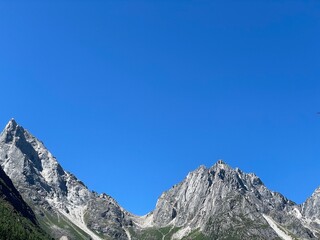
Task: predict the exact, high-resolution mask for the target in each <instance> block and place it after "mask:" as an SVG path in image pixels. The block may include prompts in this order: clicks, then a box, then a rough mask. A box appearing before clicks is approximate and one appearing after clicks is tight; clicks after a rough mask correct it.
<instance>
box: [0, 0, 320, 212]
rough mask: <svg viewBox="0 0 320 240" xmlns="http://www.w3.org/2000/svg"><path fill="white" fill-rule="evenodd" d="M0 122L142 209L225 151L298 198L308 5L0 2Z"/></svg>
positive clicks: (305, 191)
mask: <svg viewBox="0 0 320 240" xmlns="http://www.w3.org/2000/svg"><path fill="white" fill-rule="evenodd" d="M0 83H1V84H0V88H1V91H0V92H1V94H0V100H1V110H0V125H1V126H2V127H4V126H5V124H6V123H7V121H8V120H9V119H10V118H12V117H14V118H15V119H16V120H17V122H18V123H19V124H21V125H23V126H24V127H25V128H27V129H28V130H30V131H31V132H32V133H33V134H34V135H36V136H37V137H38V138H39V139H40V140H42V141H43V142H44V143H45V145H46V146H47V147H48V148H49V150H51V152H52V153H53V154H54V155H55V156H56V157H57V159H58V161H59V162H60V163H61V165H62V166H63V167H64V168H65V169H66V170H68V171H71V172H73V173H74V174H75V175H76V176H77V177H78V178H79V179H80V180H82V181H83V182H85V184H86V185H87V186H88V187H89V188H90V189H92V190H95V191H97V192H106V193H107V194H109V195H111V196H113V197H114V198H115V199H116V200H117V201H118V202H119V203H120V204H121V205H122V206H123V207H124V208H126V209H127V210H129V211H131V212H133V213H136V214H145V213H147V212H148V211H150V210H152V209H153V208H154V206H155V204H156V200H157V198H158V197H159V196H160V194H161V193H162V192H163V191H165V190H167V189H169V188H170V187H171V186H172V185H174V184H176V183H178V182H179V181H181V180H182V179H183V178H184V177H185V176H186V175H187V173H188V172H189V171H192V170H194V169H195V168H197V167H198V166H199V165H201V164H204V165H206V166H208V167H209V166H211V165H213V164H214V163H215V162H216V161H217V160H218V159H220V158H221V159H224V160H225V161H226V162H227V163H228V164H229V165H231V166H232V167H237V166H238V167H240V168H241V169H242V170H244V171H246V172H255V173H256V174H257V175H258V176H260V177H261V178H262V180H263V182H264V183H265V184H266V185H267V186H268V187H269V188H271V189H272V190H276V191H279V192H281V193H283V194H284V195H285V196H287V197H288V198H290V199H292V200H294V201H296V202H298V203H301V202H303V201H304V200H305V199H306V198H307V197H308V196H309V195H311V193H312V192H313V191H314V189H315V188H316V187H318V186H319V185H320V174H319V172H320V147H319V146H320V145H319V144H320V115H317V114H316V113H317V112H318V111H320V2H319V1H316V0H315V1H312V0H310V1H309V0H308V1H306V0H303V1H302V0H301V1H295V0H289V1H284V0H282V1H271V0H266V1H256V0H252V1H238V0H236V1H226V0H221V1H212V0H210V1H187V0H181V1H174V0H170V1H169V0H168V1H167V0H162V1H160V0H155V1H150V0H146V1H122V0H114V1H102V0H101V1H92V0H90V1H84V0H83V1H80V0H79V1H45V0H41V1H0Z"/></svg>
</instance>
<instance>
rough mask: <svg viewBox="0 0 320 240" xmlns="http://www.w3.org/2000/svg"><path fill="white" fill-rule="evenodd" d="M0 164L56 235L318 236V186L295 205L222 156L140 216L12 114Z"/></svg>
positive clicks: (0, 144)
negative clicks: (68, 164) (95, 188)
mask: <svg viewBox="0 0 320 240" xmlns="http://www.w3.org/2000/svg"><path fill="white" fill-rule="evenodd" d="M0 164H1V166H2V167H3V169H4V171H5V172H6V174H7V175H8V176H9V177H10V178H11V179H12V181H13V184H14V185H15V186H16V187H17V189H18V191H19V192H20V193H21V195H22V197H23V198H24V199H25V200H26V201H27V202H28V203H29V204H30V206H31V207H32V209H33V210H34V212H35V213H36V215H37V217H38V219H40V220H41V221H43V226H44V227H46V229H47V231H49V232H50V234H51V235H52V236H53V237H54V238H56V239H59V238H61V237H68V239H88V238H89V237H91V238H92V239H94V240H99V239H119V240H127V239H132V240H138V239H139V240H141V239H148V240H150V239H156V240H157V239H159V240H160V239H169V238H170V239H196V238H199V236H200V235H199V234H202V235H201V237H202V238H203V239H228V238H229V239H268V240H269V239H279V236H282V238H285V239H320V234H319V232H320V227H319V224H320V220H319V219H320V210H319V209H320V190H319V189H318V190H317V191H316V192H315V193H314V194H313V195H312V196H311V197H310V198H309V199H308V200H307V201H306V202H305V203H304V204H303V205H301V206H300V205H296V204H295V203H294V202H292V201H290V200H288V199H287V198H285V197H284V196H282V195H281V194H279V193H276V192H273V191H270V190H269V189H267V188H266V186H265V185H264V184H263V182H262V181H261V180H260V178H258V177H257V176H256V175H255V174H252V173H250V174H247V173H244V172H242V171H241V170H239V169H237V168H236V169H233V168H231V167H230V166H228V165H227V164H226V163H224V162H223V161H221V160H220V161H218V162H217V163H216V164H215V165H213V166H212V167H210V168H206V167H204V166H200V167H199V168H198V169H196V170H195V171H193V172H190V173H189V174H188V175H187V177H186V178H185V179H184V180H183V181H182V182H181V183H179V184H177V185H175V186H173V187H172V188H171V189H170V190H168V191H166V192H164V193H163V194H162V195H161V196H160V198H159V199H158V201H157V204H156V208H155V210H154V211H153V212H151V213H149V214H148V215H146V216H144V217H137V216H134V215H132V214H130V213H128V212H126V211H125V210H124V209H123V208H121V207H120V206H119V204H118V203H117V202H116V201H115V200H114V199H113V198H112V197H110V196H108V195H106V194H100V195H98V194H97V193H95V192H92V191H89V190H88V188H87V187H86V186H85V185H84V184H83V183H82V182H81V181H79V180H78V179H77V178H76V177H75V176H74V175H73V174H71V173H69V172H66V171H65V170H64V169H63V168H62V167H61V166H60V164H59V163H58V162H57V160H56V159H55V157H54V156H53V155H52V154H51V153H50V152H49V151H48V150H47V149H46V148H45V146H44V145H43V143H42V142H40V141H39V140H38V139H36V138H35V137H34V136H32V135H31V134H30V133H29V132H28V131H26V130H25V129H24V128H23V127H21V126H19V125H18V124H17V123H16V122H15V121H14V120H11V121H10V122H9V123H8V124H7V126H6V128H5V129H4V130H3V132H2V133H1V135H0ZM0 175H1V171H0ZM26 209H27V208H26ZM27 213H28V211H26V214H27ZM30 213H32V211H31V212H30ZM30 216H31V217H32V215H30ZM30 216H29V217H30ZM275 226H276V227H275ZM279 229H280V230H279ZM279 231H280V232H279ZM281 231H282V232H281ZM283 234H284V236H285V237H283ZM169 235H170V237H169Z"/></svg>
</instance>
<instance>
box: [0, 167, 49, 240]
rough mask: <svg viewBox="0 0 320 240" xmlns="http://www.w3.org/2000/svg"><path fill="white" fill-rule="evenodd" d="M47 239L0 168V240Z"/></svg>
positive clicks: (28, 208) (32, 214)
mask: <svg viewBox="0 0 320 240" xmlns="http://www.w3.org/2000/svg"><path fill="white" fill-rule="evenodd" d="M28 237H29V238H28ZM30 237H32V239H39V240H40V239H49V236H47V235H46V234H45V232H44V231H43V230H42V229H41V228H40V226H39V225H38V222H37V220H36V217H35V215H34V213H33V211H32V210H31V208H30V207H29V206H28V205H27V203H26V202H25V201H24V200H23V199H22V197H21V195H20V194H19V192H18V191H17V189H16V188H15V187H14V185H13V183H12V181H11V180H10V178H9V177H8V176H7V175H6V174H5V172H4V171H3V170H2V168H1V167H0V238H1V239H7V240H9V239H15V240H18V239H21V240H22V239H27V238H28V239H30Z"/></svg>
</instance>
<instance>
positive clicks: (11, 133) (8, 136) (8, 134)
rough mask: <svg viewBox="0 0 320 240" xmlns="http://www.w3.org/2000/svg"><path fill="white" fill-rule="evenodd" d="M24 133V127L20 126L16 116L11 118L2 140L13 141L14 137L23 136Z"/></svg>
mask: <svg viewBox="0 0 320 240" xmlns="http://www.w3.org/2000/svg"><path fill="white" fill-rule="evenodd" d="M23 133H24V129H23V127H21V126H19V125H18V124H17V122H16V121H15V120H14V118H11V120H10V121H9V122H8V123H7V125H6V127H5V128H4V130H3V131H2V133H1V135H0V141H5V142H6V143H8V142H10V141H12V140H13V139H14V137H17V136H22V135H23Z"/></svg>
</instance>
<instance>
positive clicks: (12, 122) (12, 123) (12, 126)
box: [5, 118, 18, 130]
mask: <svg viewBox="0 0 320 240" xmlns="http://www.w3.org/2000/svg"><path fill="white" fill-rule="evenodd" d="M17 126H18V124H17V122H16V120H14V118H11V119H10V121H9V122H8V123H7V125H6V127H5V129H7V130H9V129H10V130H15V129H16V128H17Z"/></svg>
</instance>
